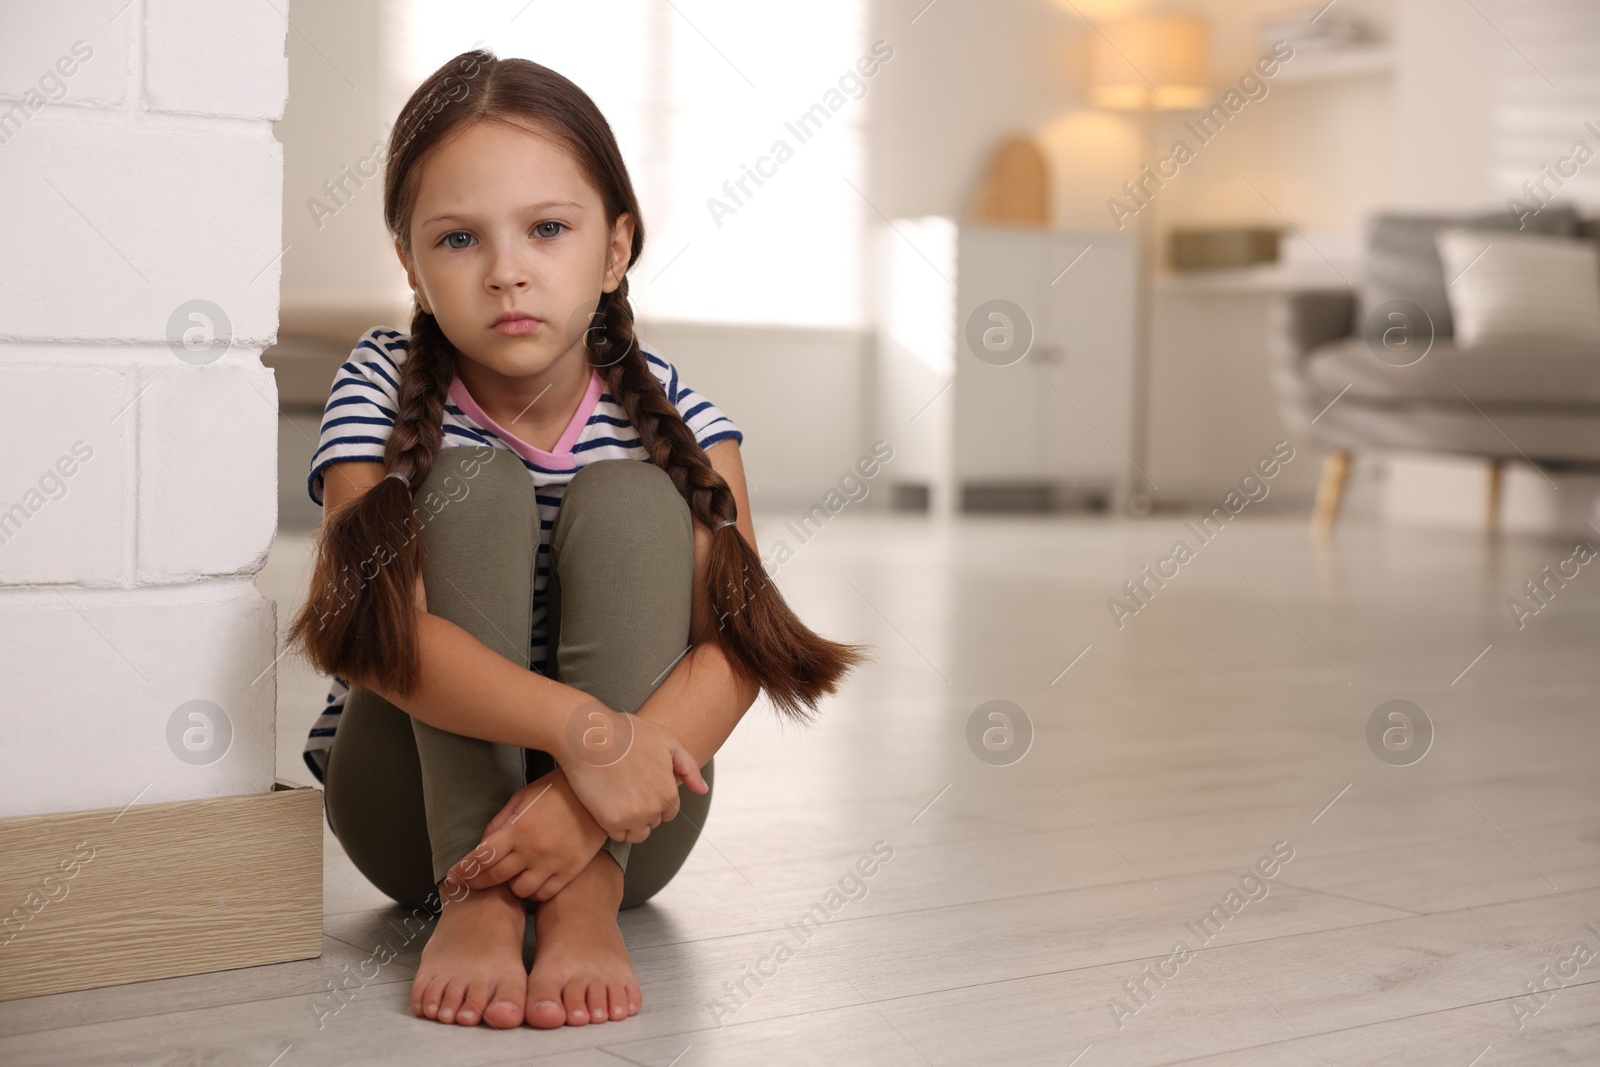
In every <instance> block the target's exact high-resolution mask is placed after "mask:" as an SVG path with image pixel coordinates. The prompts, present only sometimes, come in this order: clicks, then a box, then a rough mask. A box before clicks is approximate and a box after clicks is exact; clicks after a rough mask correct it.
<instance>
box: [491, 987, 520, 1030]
mask: <svg viewBox="0 0 1600 1067" xmlns="http://www.w3.org/2000/svg"><path fill="white" fill-rule="evenodd" d="M518 977H519V978H521V979H522V981H521V982H516V981H512V980H511V979H507V980H505V981H503V982H501V983H500V985H499V986H497V987H496V988H495V990H494V991H493V992H492V993H491V994H490V996H491V997H492V998H493V999H492V1000H491V1001H490V1002H489V1003H488V1004H487V1005H486V1006H485V1007H484V1009H483V1021H484V1022H486V1023H488V1024H489V1025H490V1026H493V1027H495V1028H496V1029H498V1030H509V1029H511V1028H513V1027H517V1026H521V1025H522V1013H523V1004H524V1003H525V1000H526V995H527V988H526V982H527V976H526V975H521V974H519V975H518Z"/></svg>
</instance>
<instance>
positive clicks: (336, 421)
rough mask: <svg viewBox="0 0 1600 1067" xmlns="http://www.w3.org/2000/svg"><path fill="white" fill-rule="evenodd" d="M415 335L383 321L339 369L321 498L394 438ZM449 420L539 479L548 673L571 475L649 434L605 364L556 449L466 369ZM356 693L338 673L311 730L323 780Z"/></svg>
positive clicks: (537, 635)
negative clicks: (538, 444) (507, 413)
mask: <svg viewBox="0 0 1600 1067" xmlns="http://www.w3.org/2000/svg"><path fill="white" fill-rule="evenodd" d="M408 342H409V338H408V336H407V335H406V334H403V333H400V332H398V331H395V330H391V329H389V328H388V327H384V326H378V327H374V328H373V329H371V330H368V331H367V332H366V333H365V334H364V335H363V336H362V338H361V340H360V341H359V342H358V343H357V344H356V347H355V349H354V350H353V351H352V352H351V353H350V358H349V359H348V360H346V361H345V362H344V364H342V365H341V366H340V367H339V370H338V373H336V374H335V375H334V379H333V388H332V389H331V390H330V391H329V394H328V403H327V405H326V406H325V407H324V408H323V412H322V435H321V439H320V440H319V442H318V444H317V450H316V452H314V453H313V454H312V456H311V473H310V475H309V476H308V477H307V479H306V490H307V492H309V493H310V495H311V499H312V500H313V501H315V502H316V503H317V504H318V505H320V504H322V484H323V475H324V473H325V472H326V470H327V469H328V467H329V466H331V465H332V464H335V463H344V462H348V461H352V460H366V461H370V462H376V463H381V462H383V447H384V442H386V441H387V440H388V438H389V433H390V431H391V430H392V429H393V428H394V422H395V418H396V412H397V410H398V404H397V403H396V400H395V398H396V396H397V395H398V385H399V381H400V367H401V365H402V364H403V363H404V362H405V359H406V348H407V345H408ZM639 348H640V351H642V352H643V353H644V357H645V362H646V363H647V364H648V366H649V367H650V371H651V373H653V374H654V375H655V376H656V378H657V380H659V381H660V382H661V386H662V388H663V389H664V390H665V391H666V394H667V396H668V397H670V398H671V399H672V402H673V404H674V405H675V406H676V407H677V409H678V413H679V414H680V415H682V416H683V421H684V422H685V423H686V424H688V426H689V429H690V430H691V431H693V433H694V436H695V440H697V441H699V442H700V447H701V448H709V447H711V446H712V445H714V444H716V443H717V442H718V441H724V440H732V441H735V442H742V441H743V440H744V434H743V433H742V432H740V430H739V428H738V427H737V426H735V425H734V424H733V421H732V420H731V419H729V418H728V417H727V416H726V415H724V414H723V413H722V412H721V411H720V410H718V409H717V407H716V405H714V404H712V403H711V402H710V401H709V400H707V399H705V398H704V397H702V396H701V395H700V394H699V393H696V392H695V391H694V390H693V389H690V388H689V387H688V386H687V385H684V384H683V383H682V382H681V381H680V380H679V379H678V369H677V368H676V367H675V366H673V365H672V364H671V363H669V362H667V361H666V360H664V359H662V358H661V357H660V356H658V355H657V354H656V353H655V352H654V351H653V350H652V349H651V348H650V346H648V345H646V344H644V343H643V342H641V343H640V345H639ZM442 425H443V432H444V437H443V442H442V444H441V447H443V448H451V447H457V446H465V445H479V446H481V445H489V446H490V447H493V448H498V449H503V450H505V451H509V452H514V453H516V454H517V455H518V456H519V457H520V458H521V460H522V465H523V466H524V467H525V468H526V469H527V471H528V474H529V476H530V477H532V479H533V485H534V490H535V492H534V499H535V501H536V502H537V504H538V509H539V548H538V552H537V554H536V556H535V574H534V582H533V590H534V607H533V627H532V632H531V633H530V635H529V649H528V661H529V662H530V663H531V664H533V669H534V670H537V671H539V672H540V673H541V674H542V673H544V668H545V665H546V662H547V661H546V651H547V650H546V647H545V641H546V626H545V616H546V612H547V607H548V606H547V605H546V604H545V603H544V591H545V586H546V584H547V583H548V581H549V575H550V531H551V530H552V529H554V527H555V520H556V513H557V511H558V510H559V509H560V507H561V498H562V496H563V495H564V494H565V492H566V487H567V483H568V482H570V481H571V480H572V476H573V475H574V474H576V473H577V472H578V469H579V468H580V467H582V466H584V465H585V464H587V463H593V462H595V461H597V460H602V459H639V460H644V461H645V462H649V458H650V457H649V454H648V453H646V452H645V450H644V446H643V445H642V444H641V443H640V441H639V434H638V431H636V430H635V429H634V428H633V424H632V423H630V422H629V421H628V414H627V412H626V411H625V410H623V408H622V406H621V405H620V404H618V403H617V401H616V399H615V398H614V397H612V396H611V394H610V393H609V392H608V391H607V390H606V385H605V379H603V378H602V377H601V376H600V373H599V371H597V370H593V369H591V370H590V372H589V389H588V391H587V392H586V393H584V396H583V399H582V400H581V401H580V402H579V404H578V410H577V411H576V412H575V413H574V414H573V416H572V420H571V422H569V423H568V425H567V429H566V432H565V433H563V434H562V435H561V439H560V440H559V441H557V442H556V445H555V449H554V450H553V451H550V452H546V451H544V450H543V449H540V448H535V447H533V446H532V445H530V444H528V443H527V442H525V441H522V440H520V439H518V438H517V437H516V436H514V435H513V434H512V433H511V432H510V431H508V430H506V429H505V428H504V427H502V426H500V424H498V423H497V422H495V421H494V420H493V419H492V418H490V417H489V416H488V415H487V414H486V413H485V412H484V410H483V409H482V408H481V407H479V405H478V403H477V401H475V400H474V399H473V398H472V395H471V394H470V393H468V392H467V388H466V385H465V384H464V383H463V382H462V381H461V378H460V376H459V375H455V376H453V377H452V380H451V382H450V388H449V395H448V397H447V398H446V400H445V404H444V418H443V420H442ZM349 694H350V686H349V684H348V683H347V682H346V681H345V680H344V679H343V678H340V677H339V676H338V675H335V676H334V677H333V680H332V686H331V688H330V689H329V691H328V696H327V699H326V701H325V702H324V707H323V709H322V714H321V715H319V716H318V717H317V721H316V723H315V724H313V726H312V727H311V733H310V735H309V736H308V737H307V738H306V745H305V749H304V753H303V755H304V757H305V761H306V766H307V767H309V768H310V769H311V773H312V775H313V776H315V777H316V779H317V781H319V782H321V781H322V780H323V773H324V772H325V771H326V770H327V766H328V753H329V751H330V750H331V749H332V748H333V739H334V736H335V734H336V732H337V731H338V728H339V714H340V712H342V711H343V710H344V703H345V699H346V697H348V696H349Z"/></svg>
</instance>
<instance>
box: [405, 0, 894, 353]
mask: <svg viewBox="0 0 1600 1067" xmlns="http://www.w3.org/2000/svg"><path fill="white" fill-rule="evenodd" d="M400 7H401V8H402V9H403V10H402V18H401V20H400V21H399V23H398V25H399V28H400V33H399V40H397V42H396V44H397V52H398V58H397V62H398V63H399V69H398V70H397V71H396V73H397V75H398V76H399V77H400V79H401V80H402V82H403V83H404V85H405V86H406V94H407V95H409V92H410V90H411V89H413V88H415V86H416V85H417V83H418V82H420V81H421V80H422V78H424V77H426V76H427V75H428V74H429V73H431V72H432V71H433V70H435V69H436V68H437V67H439V66H440V65H441V64H443V63H444V62H446V61H447V60H449V59H450V58H451V57H453V56H455V55H457V54H459V53H460V52H463V51H466V50H467V49H470V48H472V47H474V45H475V44H476V43H477V42H479V41H482V42H483V45H484V46H485V47H488V48H490V49H492V50H493V51H494V53H495V54H496V55H498V56H501V57H508V56H523V57H526V58H528V59H532V60H534V61H535V62H537V63H542V64H544V65H545V66H547V67H551V68H552V69H554V70H557V71H560V72H561V73H562V74H564V75H566V76H567V77H568V78H571V79H572V80H573V81H574V82H576V83H577V84H578V86H579V87H580V88H582V89H583V90H584V91H585V92H587V93H588V94H589V95H590V96H591V97H592V98H593V99H594V101H595V103H596V104H597V105H598V106H599V108H600V110H601V111H602V112H603V113H604V114H605V116H606V119H607V120H608V121H609V122H610V123H611V128H612V131H613V132H614V133H615V135H616V138H617V143H618V145H619V147H620V148H621V150H622V154H623V159H624V160H625V161H626V163H627V165H628V170H629V173H630V174H631V175H632V178H633V184H634V190H635V192H636V193H637V194H638V196H639V199H640V209H641V211H642V212H643V214H644V221H645V226H646V235H645V236H646V241H645V252H644V255H643V256H642V257H641V259H640V261H639V262H638V263H637V264H636V265H635V266H634V269H633V272H632V274H631V275H630V278H631V281H630V289H631V296H632V299H633V303H634V309H635V311H636V313H637V314H638V315H639V316H640V317H641V318H650V319H656V320H680V321H681V320H687V321H695V322H720V323H772V324H783V325H798V326H811V327H843V328H859V327H860V326H862V325H863V324H864V321H865V307H864V296H863V284H862V262H863V252H864V242H865V240H866V227H867V223H868V220H869V217H870V214H871V210H872V209H871V208H870V207H869V206H868V205H867V204H866V203H865V202H864V201H863V200H862V198H861V194H860V193H858V192H857V191H856V190H857V189H861V190H862V191H863V192H864V191H865V189H866V183H865V181H864V179H863V171H864V168H865V150H864V138H865V129H866V121H867V107H868V106H869V104H870V102H871V101H870V98H871V94H872V86H873V82H872V79H864V78H860V77H857V76H856V73H855V70H854V66H855V63H856V61H857V60H858V58H860V57H861V56H863V55H865V54H868V53H869V52H870V47H871V46H870V45H869V44H868V43H867V42H866V40H865V27H866V22H865V10H864V8H865V0H810V2H808V3H806V4H794V5H789V4H785V5H767V4H756V3H751V2H749V0H583V2H582V3H581V4H580V3H572V2H571V0H533V2H525V0H510V2H507V3H495V4H492V5H490V4H485V5H481V7H482V8H485V9H488V10H486V11H484V10H480V5H478V4H463V3H461V2H460V0H402V3H401V4H400ZM847 72H848V74H849V77H848V78H845V76H846V74H847ZM841 78H845V82H844V84H843V86H841ZM841 97H842V98H843V101H844V102H843V105H842V106H839V100H840V99H841ZM830 103H831V104H832V105H833V106H834V108H836V110H830V107H829V106H828V105H829V104H830ZM808 113H809V114H810V115H811V118H810V120H809V122H807V123H805V124H804V125H803V124H802V118H803V116H806V115H807V114H808ZM779 142H782V144H783V145H785V146H786V149H784V148H779V147H778V145H779ZM780 159H782V162H780V161H779V160H780ZM752 172H760V173H756V177H759V178H760V183H759V184H758V183H757V181H756V177H752V176H751V174H752ZM741 179H743V189H742V190H741V189H740V188H739V185H740V182H741Z"/></svg>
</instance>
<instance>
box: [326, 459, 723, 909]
mask: <svg viewBox="0 0 1600 1067" xmlns="http://www.w3.org/2000/svg"><path fill="white" fill-rule="evenodd" d="M413 499H414V500H415V501H416V504H417V515H418V518H419V521H421V522H422V523H423V525H422V531H421V533H420V535H419V536H420V537H421V539H422V552H423V586H424V588H425V589H426V590H427V597H428V612H429V614H432V615H438V616H440V617H442V618H445V619H448V620H450V621H451V622H453V623H455V624H456V625H457V626H460V627H461V628H462V629H464V630H466V631H467V632H468V633H470V634H472V636H473V637H475V638H477V639H478V640H479V641H481V642H483V643H484V644H485V645H488V646H489V647H490V648H492V649H494V650H495V651H496V652H498V653H500V654H501V655H503V656H505V657H506V658H507V659H510V660H512V661H513V662H515V663H517V664H520V665H522V666H525V667H526V666H528V665H529V658H528V657H529V639H530V636H531V627H532V617H533V583H534V574H535V571H534V568H535V566H536V560H537V558H538V547H539V522H540V520H539V509H538V506H537V503H536V501H535V499H534V486H533V479H532V478H530V477H529V475H528V472H527V469H526V468H525V467H524V466H523V465H522V462H521V460H520V459H519V457H518V456H517V455H516V454H515V453H513V452H509V451H506V450H503V449H491V448H487V447H482V446H480V447H452V448H443V449H440V451H439V454H438V457H437V458H436V459H435V461H434V465H433V469H432V471H430V472H429V474H428V476H427V478H425V479H424V480H423V483H422V485H421V486H420V487H418V489H417V491H416V493H415V494H414V496H413ZM693 577H694V535H693V520H692V519H691V518H690V515H689V507H688V504H687V503H686V502H685V501H684V499H683V497H682V496H681V495H680V494H679V492H678V490H677V487H676V486H674V485H673V483H672V479H671V478H670V477H668V476H667V474H666V472H665V471H663V470H661V469H660V468H659V467H657V466H655V465H654V464H653V463H648V462H644V461H640V460H632V459H612V460H599V461H596V462H594V463H590V464H588V465H587V466H585V467H583V468H582V469H580V470H579V471H578V473H577V474H575V475H573V477H572V481H571V482H570V483H569V484H568V486H567V489H566V492H565V494H564V495H563V498H562V502H561V507H560V511H559V512H558V514H557V517H556V521H555V527H554V529H553V530H552V531H551V536H550V575H549V583H548V587H547V596H546V599H547V601H548V603H549V608H550V610H549V612H548V613H547V624H546V631H547V636H548V643H547V645H546V648H547V649H548V650H549V651H548V652H547V660H548V663H547V665H546V674H548V675H549V676H551V677H554V678H556V679H557V680H558V681H561V682H563V683H564V684H566V685H570V686H572V687H574V688H576V689H580V690H582V691H583V692H585V693H587V694H589V695H590V696H591V697H594V698H595V699H596V700H599V701H600V702H601V703H602V704H604V705H605V706H606V707H608V708H611V709H612V710H614V711H621V712H628V713H630V714H631V713H632V712H635V711H637V710H638V709H639V708H640V706H641V705H643V704H644V702H645V700H646V698H647V697H649V696H650V694H651V693H653V692H654V691H655V689H656V687H657V686H658V685H659V684H660V683H661V681H662V679H664V678H665V677H666V676H667V674H668V673H669V668H670V667H672V666H673V665H674V664H675V663H676V662H677V661H678V659H679V657H681V656H682V654H683V652H684V651H685V649H686V648H687V647H688V645H689V612H690V603H691V600H690V597H691V583H692V580H693ZM563 601H565V604H564V605H563ZM530 714H531V709H530ZM554 769H555V761H554V760H553V759H552V758H551V756H550V755H549V754H548V753H546V752H542V751H539V750H538V749H523V748H521V747H519V746H516V745H506V744H496V743H493V742H489V741H483V740H480V739H478V738H473V737H466V736H463V735H461V734H454V733H450V732H449V731H447V730H441V729H439V728H438V727H435V726H431V725H429V724H428V723H425V722H423V721H422V720H421V719H415V718H412V717H411V716H410V715H409V714H407V713H406V712H404V711H402V710H400V709H399V708H397V707H395V706H394V705H393V704H391V703H389V702H388V701H386V700H384V699H383V698H382V697H380V696H378V695H377V694H376V693H374V692H372V691H371V690H368V689H364V688H362V687H360V686H354V687H352V688H351V691H350V694H349V696H348V697H347V698H346V700H345V705H344V710H343V712H342V713H341V714H340V716H339V727H338V733H337V734H336V735H335V738H334V745H333V748H332V749H331V751H330V752H329V754H328V765H327V769H326V772H325V775H324V778H325V781H324V793H323V798H324V802H325V803H324V808H325V811H326V813H327V817H328V826H329V827H330V828H331V829H332V830H333V834H334V836H335V837H337V838H338V839H339V843H340V844H341V845H342V846H343V847H344V850H345V852H346V853H347V854H348V855H349V856H350V859H351V862H353V863H354V864H355V865H356V867H357V868H358V869H359V870H360V871H361V873H362V874H364V875H366V877H367V878H368V879H369V880H370V881H371V882H372V883H373V885H375V886H377V887H378V888H379V889H380V890H382V891H383V892H384V893H385V894H387V895H388V896H390V897H392V898H393V899H394V900H396V901H398V902H399V903H401V904H404V905H406V906H408V907H417V906H421V907H425V908H428V909H429V910H431V911H434V912H437V911H438V910H439V908H440V907H441V904H440V902H439V900H438V892H437V886H438V883H439V882H441V881H442V880H443V879H444V876H445V873H446V872H447V871H448V870H449V869H450V868H451V867H452V866H453V865H454V864H455V863H456V862H457V861H458V860H460V859H461V858H462V857H463V856H465V855H466V854H467V853H469V852H471V851H472V850H473V849H474V848H476V847H477V846H478V844H479V843H480V842H481V841H482V840H483V836H484V828H485V827H486V826H487V824H488V822H489V820H490V819H492V818H493V817H494V816H495V815H496V814H497V813H498V812H499V811H500V810H501V809H502V808H503V807H504V806H505V804H506V802H507V801H508V800H509V799H510V797H511V795H512V794H513V793H514V792H516V791H517V790H518V789H521V788H522V787H523V786H524V785H526V784H528V782H530V781H532V780H535V779H537V778H539V777H540V776H542V775H544V774H546V773H548V772H550V771H552V770H554ZM702 774H703V775H704V776H705V780H706V783H707V784H711V782H712V774H713V767H712V762H711V761H709V760H708V761H707V763H706V765H705V767H704V768H702ZM678 799H679V802H680V805H681V807H680V809H679V813H678V816H677V818H675V819H672V820H671V821H668V822H663V823H661V824H660V825H659V826H657V827H656V828H655V829H654V830H651V831H650V836H649V837H648V838H646V839H645V840H644V841H642V842H639V843H637V844H632V845H630V844H628V843H626V842H615V841H611V840H609V839H608V840H607V841H606V842H605V844H604V846H603V848H604V849H605V850H606V851H609V852H610V853H611V854H612V856H613V857H615V858H616V860H617V863H618V864H619V865H620V866H621V867H622V869H623V893H622V907H624V908H631V907H635V906H637V905H639V904H642V903H644V902H645V901H646V900H648V899H649V898H650V897H652V896H654V895H655V894H656V893H657V892H658V891H659V890H660V889H661V888H662V887H663V886H664V885H666V884H667V882H668V881H669V880H671V878H672V876H673V875H674V874H676V873H677V872H678V868H680V867H681V866H682V865H683V862H684V860H685V859H687V858H688V855H689V851H690V849H692V848H693V847H694V843H695V841H696V840H697V839H698V837H699V836H700V827H702V826H704V825H705V820H706V813H707V811H708V810H709V808H710V806H711V794H710V793H709V792H707V793H705V794H703V795H702V794H699V793H694V792H692V791H690V790H689V789H688V788H687V787H685V786H683V785H681V784H680V785H679V787H678ZM523 817H524V818H530V819H533V818H538V817H539V812H538V809H537V808H533V809H531V810H529V812H528V813H527V815H525V816H523Z"/></svg>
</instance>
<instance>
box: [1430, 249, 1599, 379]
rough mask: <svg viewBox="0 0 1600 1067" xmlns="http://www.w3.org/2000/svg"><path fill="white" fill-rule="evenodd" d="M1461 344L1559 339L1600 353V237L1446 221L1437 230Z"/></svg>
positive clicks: (1465, 346)
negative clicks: (1448, 225)
mask: <svg viewBox="0 0 1600 1067" xmlns="http://www.w3.org/2000/svg"><path fill="white" fill-rule="evenodd" d="M1436 239H1437V241H1438V244H1439V259H1440V261H1441V262H1442V263H1443V264H1444V272H1445V285H1446V294H1447V295H1448V297H1449V300H1450V314H1451V315H1452V316H1453V317H1454V319H1455V337H1456V344H1457V346H1458V347H1461V348H1472V347H1474V346H1476V345H1500V344H1514V345H1532V344H1557V345H1562V346H1572V347H1579V346H1582V347H1587V348H1594V349H1595V350H1596V355H1600V245H1597V244H1596V243H1595V242H1594V241H1586V240H1580V239H1577V238H1572V237H1544V236H1538V235H1534V234H1524V233H1508V232H1505V231H1497V230H1471V229H1462V228H1455V227H1451V228H1447V229H1443V230H1440V231H1439V233H1438V235H1437V238H1436Z"/></svg>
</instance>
